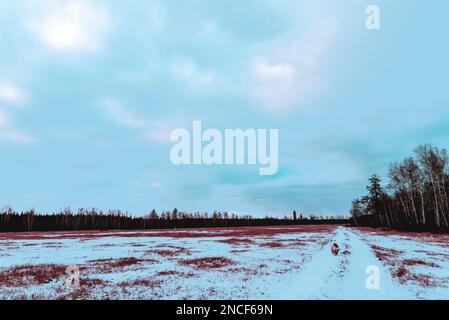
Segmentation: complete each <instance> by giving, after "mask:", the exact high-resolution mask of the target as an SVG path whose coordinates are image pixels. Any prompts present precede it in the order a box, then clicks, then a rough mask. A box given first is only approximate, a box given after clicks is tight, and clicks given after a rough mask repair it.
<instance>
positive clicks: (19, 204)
mask: <svg viewBox="0 0 449 320" xmlns="http://www.w3.org/2000/svg"><path fill="white" fill-rule="evenodd" d="M368 5H377V6H378V7H379V9H380V29H379V30H368V29H367V28H366V27H365V20H366V19H367V16H368V15H367V13H366V8H367V6H368ZM448 11H449V3H445V2H443V1H438V2H437V1H434V2H432V3H430V2H428V1H424V0H416V1H409V2H400V1H386V0H385V1H384V0H369V1H365V0H328V1H324V0H314V1H306V0H296V1H293V0H291V1H289V0H243V1H239V2H238V4H237V2H236V3H235V4H234V3H230V2H229V1H225V0H215V1H203V0H177V1H162V0H148V1H137V0H131V1H126V2H125V1H118V0H117V1H114V0H110V1H106V0H104V1H103V0H98V1H93V0H92V1H88V0H67V1H65V0H59V1H53V0H2V1H1V2H0V154H1V162H0V163H1V166H0V181H1V186H0V206H4V205H10V206H12V207H13V208H15V209H18V210H26V209H29V208H35V209H36V210H38V211H41V212H52V211H55V210H59V209H63V208H64V207H67V206H70V207H71V208H72V209H76V208H80V207H84V208H87V207H89V208H90V207H95V208H99V209H102V210H106V209H120V210H126V211H128V212H130V213H132V214H134V215H142V214H146V213H148V212H149V211H151V209H153V208H155V209H157V210H159V211H160V210H165V209H166V210H171V209H173V208H174V207H177V208H178V209H180V210H185V211H190V212H195V211H209V212H210V211H214V210H222V211H229V212H236V213H251V214H253V215H255V216H263V215H266V214H268V215H272V216H283V215H285V214H291V212H292V211H293V210H297V211H298V212H301V213H304V214H305V215H308V214H317V215H331V214H332V215H337V214H342V215H345V214H347V213H348V210H349V207H350V204H351V200H352V199H354V198H356V197H358V196H360V195H361V194H364V193H365V185H366V181H367V178H368V177H369V176H370V175H372V174H373V173H378V174H380V175H381V177H383V178H384V177H385V176H386V173H387V170H388V165H389V163H390V162H391V161H395V160H400V159H402V158H404V157H405V156H408V155H410V154H411V153H412V151H413V149H414V148H415V147H416V146H417V145H419V144H421V143H433V144H435V145H437V146H439V147H448V146H449V129H448V128H449V108H448V106H449V94H448V91H447V85H448V83H449V81H448V75H449V62H448V59H447V57H449V42H448V41H447V30H448V26H447V22H445V21H446V20H447V19H446V13H447V12H448ZM194 120H200V121H201V122H202V125H203V127H205V128H217V129H220V130H224V129H227V128H242V129H247V128H254V129H258V128H263V129H278V130H279V170H278V172H277V174H276V175H273V176H260V175H259V174H258V166H254V165H239V166H237V165H234V166H232V165H228V166H219V165H212V166H205V165H192V166H175V165H173V164H172V163H171V161H170V149H171V147H172V146H173V142H171V141H170V140H169V135H170V132H171V131H172V130H173V129H175V128H186V129H189V128H191V127H192V121H194Z"/></svg>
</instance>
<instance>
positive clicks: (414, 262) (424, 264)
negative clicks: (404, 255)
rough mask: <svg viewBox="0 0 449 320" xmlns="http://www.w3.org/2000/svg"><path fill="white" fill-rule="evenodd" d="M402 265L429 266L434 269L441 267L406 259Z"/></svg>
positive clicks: (431, 263)
mask: <svg viewBox="0 0 449 320" xmlns="http://www.w3.org/2000/svg"><path fill="white" fill-rule="evenodd" d="M401 263H402V264H403V265H406V266H427V267H432V268H440V266H439V265H437V264H436V263H433V262H426V261H423V260H419V259H406V260H402V261H401Z"/></svg>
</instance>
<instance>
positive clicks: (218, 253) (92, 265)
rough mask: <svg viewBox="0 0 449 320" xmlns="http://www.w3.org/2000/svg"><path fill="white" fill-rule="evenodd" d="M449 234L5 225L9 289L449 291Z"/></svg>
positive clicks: (253, 293) (0, 293)
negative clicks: (373, 279)
mask: <svg viewBox="0 0 449 320" xmlns="http://www.w3.org/2000/svg"><path fill="white" fill-rule="evenodd" d="M334 242H336V243H337V244H338V245H339V246H340V253H339V254H338V255H336V256H334V255H332V253H331V250H330V248H331V245H332V244H333V243H334ZM446 243H447V238H446V236H441V237H440V236H432V235H416V234H402V233H387V232H379V231H375V230H368V229H355V228H349V227H343V226H340V227H333V226H319V227H317V226H292V227H254V228H237V229H232V228H228V229H225V228H224V229H197V230H196V229H191V230H168V231H167V230H160V231H154V230H152V231H138V232H136V231H129V232H123V231H120V232H116V231H108V232H67V233H42V234H40V233H33V234H2V235H0V250H1V251H0V298H1V299H363V300H364V299H448V298H449V290H447V287H448V285H449V262H448V261H449V259H448V257H449V246H447V245H446ZM47 265H50V266H47ZM69 265H76V266H78V267H79V269H80V281H81V283H80V288H79V289H70V288H67V287H66V285H65V280H66V279H67V278H68V277H69V275H67V274H65V273H64V272H61V271H60V270H64V269H65V267H66V266H69ZM30 266H31V267H32V268H33V271H32V272H31V273H32V274H27V273H24V270H27V272H29V271H28V270H29V267H30ZM61 266H62V267H63V268H61ZM370 266H371V268H372V266H374V268H377V270H378V272H379V288H378V289H377V288H371V289H370V288H369V287H367V285H366V282H367V279H368V278H369V277H370V276H371V275H370V274H368V273H367V268H369V267H370ZM370 270H372V269H370ZM12 283H14V285H11V284H12Z"/></svg>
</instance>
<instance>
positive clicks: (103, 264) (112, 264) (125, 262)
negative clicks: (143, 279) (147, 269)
mask: <svg viewBox="0 0 449 320" xmlns="http://www.w3.org/2000/svg"><path fill="white" fill-rule="evenodd" d="M154 262H157V261H156V260H153V259H138V258H135V257H129V258H120V259H99V260H91V261H89V264H91V265H93V266H94V267H95V268H97V269H98V270H99V271H100V272H104V273H107V272H113V271H114V270H113V269H117V268H124V267H129V266H133V265H137V264H141V263H154Z"/></svg>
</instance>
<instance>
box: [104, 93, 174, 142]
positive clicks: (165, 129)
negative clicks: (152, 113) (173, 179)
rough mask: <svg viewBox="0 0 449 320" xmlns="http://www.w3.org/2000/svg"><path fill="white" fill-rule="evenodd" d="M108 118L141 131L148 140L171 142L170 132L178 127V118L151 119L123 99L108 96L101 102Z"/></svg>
mask: <svg viewBox="0 0 449 320" xmlns="http://www.w3.org/2000/svg"><path fill="white" fill-rule="evenodd" d="M100 106H101V108H102V109H103V110H104V111H105V114H106V116H107V117H108V118H110V119H112V120H113V121H114V122H115V123H117V124H118V125H120V126H122V127H125V128H128V129H132V130H135V131H137V132H139V133H140V134H141V135H142V136H143V137H144V138H145V139H146V140H149V141H152V142H158V143H169V142H170V139H169V138H170V132H171V131H172V130H173V129H174V128H176V127H177V126H176V125H175V124H176V123H177V122H179V120H178V119H166V120H158V119H155V120H150V119H147V118H145V117H143V116H141V115H138V114H136V113H135V112H133V111H132V110H130V109H129V108H128V107H126V106H125V105H124V104H123V103H122V102H121V101H119V100H117V99H114V98H106V99H104V100H103V101H102V102H101V103H100Z"/></svg>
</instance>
